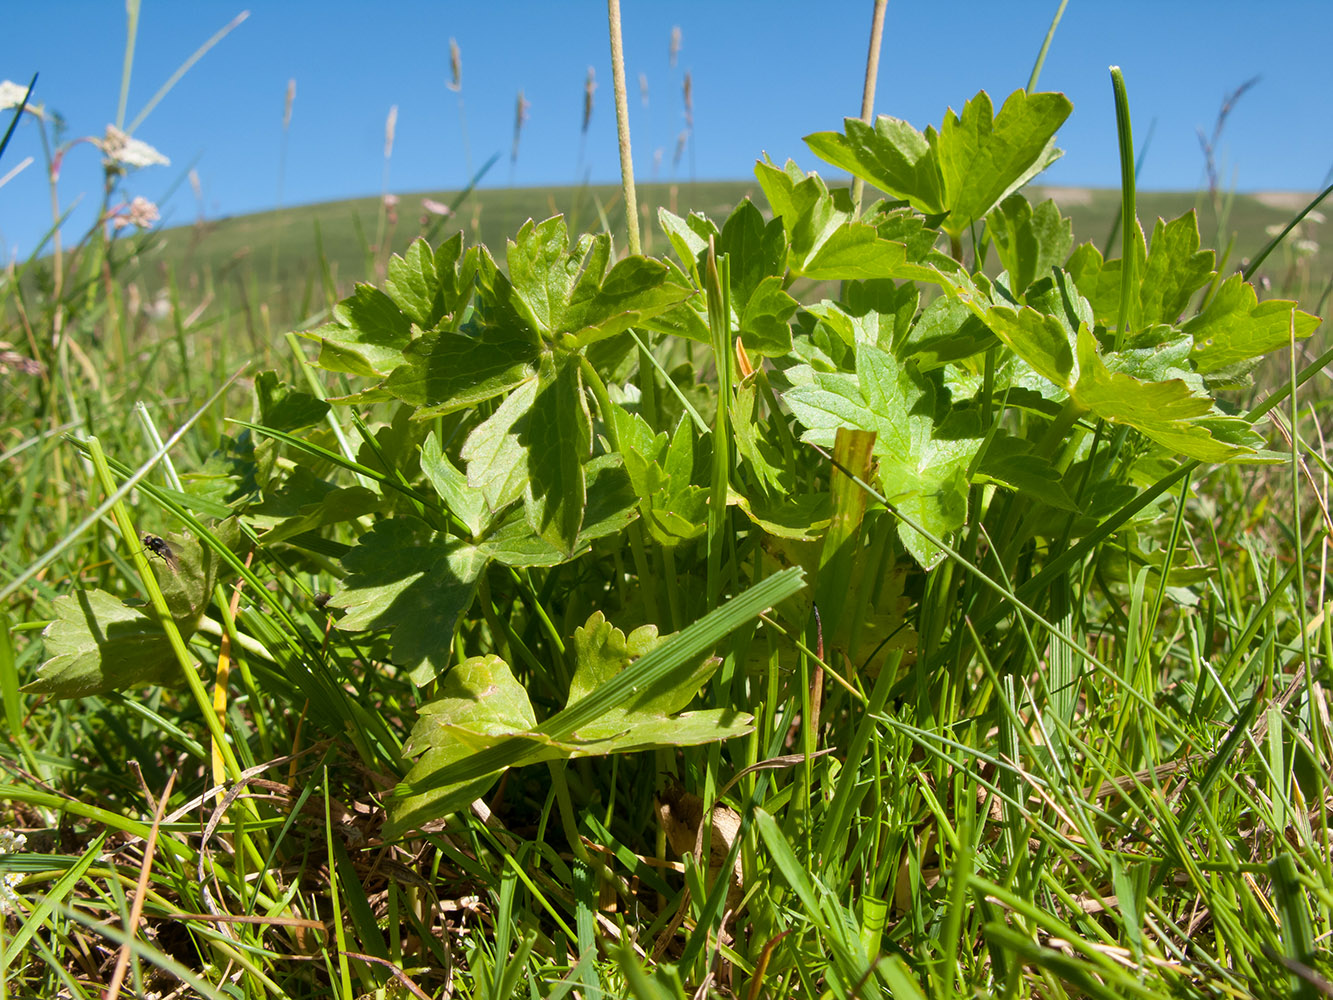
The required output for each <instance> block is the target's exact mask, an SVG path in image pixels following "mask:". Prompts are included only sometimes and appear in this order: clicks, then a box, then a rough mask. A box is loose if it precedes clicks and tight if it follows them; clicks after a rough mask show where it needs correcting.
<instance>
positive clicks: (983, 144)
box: [932, 90, 1074, 235]
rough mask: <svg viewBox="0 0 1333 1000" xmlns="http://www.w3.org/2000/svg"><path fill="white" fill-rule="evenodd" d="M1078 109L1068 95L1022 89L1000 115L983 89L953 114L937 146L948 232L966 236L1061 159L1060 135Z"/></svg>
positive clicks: (945, 120) (1011, 96) (947, 116)
mask: <svg viewBox="0 0 1333 1000" xmlns="http://www.w3.org/2000/svg"><path fill="white" fill-rule="evenodd" d="M1073 110H1074V106H1073V104H1071V103H1070V101H1069V99H1068V98H1067V97H1065V96H1064V95H1063V94H1053V93H1036V94H1029V93H1028V92H1027V91H1025V90H1016V91H1014V92H1013V93H1012V94H1010V95H1009V97H1008V99H1007V100H1006V101H1005V102H1004V104H1003V106H1001V108H1000V111H999V113H998V114H994V113H993V109H992V106H991V100H990V96H989V95H988V94H987V93H986V92H985V91H984V90H983V91H979V92H978V93H977V95H976V96H975V97H974V98H972V100H970V101H968V102H967V103H966V104H965V105H963V113H962V114H961V115H956V114H954V112H953V110H952V109H950V110H949V111H948V112H946V114H945V116H944V122H943V123H942V124H941V126H940V131H939V136H938V138H937V139H936V141H935V142H934V143H933V144H932V145H933V146H934V149H935V156H936V159H937V161H938V163H939V170H940V176H941V177H942V178H943V181H944V192H945V196H944V201H945V205H946V207H947V208H948V210H949V216H948V218H947V219H945V221H944V224H943V227H944V230H945V231H946V232H948V233H950V234H954V235H961V234H962V233H964V232H966V231H967V230H968V229H969V228H970V227H971V226H972V224H973V223H974V222H976V221H977V220H979V219H981V218H983V217H984V216H985V215H986V214H987V213H988V212H990V210H991V209H992V208H994V207H995V206H996V205H998V204H999V203H1000V202H1001V201H1003V200H1004V199H1005V198H1007V197H1008V196H1009V195H1010V194H1012V193H1013V192H1014V191H1017V190H1018V189H1019V188H1020V187H1022V186H1023V185H1024V184H1026V183H1027V182H1028V181H1029V180H1031V179H1032V178H1033V177H1035V176H1036V175H1037V174H1039V173H1040V172H1041V171H1043V170H1045V169H1046V168H1047V167H1048V166H1050V165H1051V164H1052V163H1053V162H1055V160H1056V159H1058V158H1059V157H1060V155H1061V154H1060V151H1059V150H1057V149H1056V148H1055V146H1054V140H1055V132H1056V130H1057V129H1058V128H1059V127H1060V126H1061V125H1063V124H1064V121H1065V119H1066V118H1068V117H1069V114H1070V112H1071V111H1073Z"/></svg>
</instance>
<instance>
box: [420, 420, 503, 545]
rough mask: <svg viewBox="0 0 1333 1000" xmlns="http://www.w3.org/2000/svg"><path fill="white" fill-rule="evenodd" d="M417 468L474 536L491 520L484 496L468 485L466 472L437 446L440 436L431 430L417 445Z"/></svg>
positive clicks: (449, 509)
mask: <svg viewBox="0 0 1333 1000" xmlns="http://www.w3.org/2000/svg"><path fill="white" fill-rule="evenodd" d="M421 471H422V472H423V473H425V476H426V479H427V480H428V481H429V482H430V484H431V485H432V486H433V487H435V492H436V494H437V495H438V496H439V498H440V499H441V500H442V501H443V502H444V506H445V508H446V509H447V510H448V511H449V512H450V513H451V514H453V515H454V516H455V517H457V518H458V519H459V520H460V521H462V522H463V524H464V525H465V526H466V527H467V530H468V532H469V533H470V534H471V536H472V537H473V538H477V537H479V536H480V535H481V533H482V532H483V531H485V530H486V528H487V526H488V525H489V524H490V521H491V512H490V510H489V509H488V508H487V506H486V497H485V495H484V494H483V493H482V492H480V491H479V490H475V489H469V488H468V482H467V475H466V474H465V473H463V472H462V471H460V470H459V469H457V468H455V467H454V464H453V462H451V461H449V456H448V455H445V454H444V453H443V452H442V451H441V450H440V439H439V438H438V437H436V435H435V432H434V431H431V432H430V434H429V435H428V436H427V437H426V440H425V441H424V442H423V443H422V445H421Z"/></svg>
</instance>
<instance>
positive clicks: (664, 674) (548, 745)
mask: <svg viewBox="0 0 1333 1000" xmlns="http://www.w3.org/2000/svg"><path fill="white" fill-rule="evenodd" d="M803 586H804V582H803V579H802V573H801V571H800V570H798V569H789V570H784V571H783V572H781V573H776V574H774V575H773V576H771V577H769V578H767V579H766V580H764V581H762V582H760V583H758V584H756V585H755V586H753V587H751V588H750V589H749V590H747V591H745V592H744V593H742V594H740V595H739V596H737V597H734V598H732V599H731V600H730V601H728V602H727V603H726V604H724V605H722V606H721V607H719V608H717V609H715V610H713V611H711V612H709V613H708V614H707V615H705V616H704V617H703V618H701V619H699V620H698V621H696V622H695V623H694V624H692V625H690V626H689V627H688V628H686V629H684V630H683V631H681V632H679V633H677V634H675V635H674V636H671V637H670V638H665V637H664V639H663V641H662V643H661V644H660V645H658V646H657V647H656V648H654V649H653V650H652V651H651V652H649V653H647V654H646V655H644V656H641V657H639V658H638V659H637V660H635V661H634V662H633V663H632V664H631V665H630V666H629V667H628V668H626V669H624V670H622V671H620V672H619V673H618V674H616V675H615V676H614V677H612V678H611V679H610V680H607V681H606V682H605V683H602V684H599V685H598V686H597V687H596V689H595V690H593V691H592V693H591V694H588V695H586V696H585V697H583V698H581V699H579V700H578V701H577V702H574V703H572V704H570V705H567V706H566V707H565V709H564V710H562V711H560V712H557V713H556V714H555V715H553V716H551V717H550V718H548V719H547V720H546V721H545V722H543V723H542V724H541V725H540V726H538V727H537V728H536V729H535V730H532V731H531V732H529V733H525V734H522V735H509V736H498V737H490V736H486V737H484V739H491V738H494V739H496V742H495V743H494V744H493V745H490V746H486V747H483V748H481V749H479V750H477V751H476V752H472V753H467V752H462V753H459V752H454V753H452V754H450V753H448V752H447V751H440V752H438V754H439V755H438V758H437V759H434V760H432V761H430V762H429V763H428V762H427V760H426V759H425V758H424V757H423V759H422V760H421V761H418V764H417V766H416V767H414V768H413V769H412V771H411V773H410V774H409V775H408V777H407V779H405V780H404V781H403V782H402V783H400V784H399V786H398V788H397V789H395V790H394V795H393V798H392V799H391V800H390V803H389V823H388V824H387V825H386V827H385V836H386V837H394V836H399V835H401V834H402V833H404V832H406V831H408V830H411V829H414V828H419V827H421V826H422V825H424V824H426V823H429V822H432V821H433V820H437V819H439V818H441V817H443V816H444V815H446V814H447V813H449V812H452V811H454V810H456V809H459V808H462V807H463V806H464V805H466V804H467V803H468V802H469V801H471V799H472V798H474V797H475V796H476V795H479V794H481V792H482V791H484V790H485V789H486V788H488V787H490V784H491V782H492V781H493V780H494V778H495V776H496V775H497V774H498V773H499V772H500V771H501V770H503V769H504V768H507V767H513V766H515V765H517V764H525V763H532V762H534V761H539V760H545V759H550V758H552V757H554V756H559V755H562V752H561V750H560V749H559V748H558V747H568V748H569V750H568V752H571V753H572V752H574V751H575V750H584V749H587V748H584V747H579V746H577V745H576V744H571V743H570V741H571V740H575V739H577V734H578V733H579V732H580V731H581V730H583V729H584V728H585V727H586V726H589V725H591V724H593V723H595V722H596V721H597V720H598V719H599V718H601V717H603V716H604V715H605V714H606V713H607V712H609V711H610V710H612V709H613V708H615V707H617V706H628V707H629V709H631V710H633V709H635V708H637V707H639V706H640V705H644V704H651V703H653V701H654V699H655V698H656V697H657V696H658V693H659V692H664V691H670V690H676V689H677V688H678V687H679V684H680V677H681V676H682V675H684V676H692V675H693V674H694V668H692V667H691V666H690V664H691V663H693V662H695V661H696V659H697V657H699V656H701V655H703V654H705V653H706V652H708V651H709V650H710V649H711V648H712V647H713V646H714V645H715V644H716V643H718V642H719V641H721V639H722V638H723V637H725V636H726V635H727V634H728V633H730V632H731V631H733V630H734V629H736V628H738V627H740V626H741V625H743V624H745V623H747V622H749V621H751V620H752V619H753V618H754V616H755V615H757V614H758V613H759V612H761V611H763V610H764V609H765V608H769V607H772V606H773V605H774V604H777V603H779V602H781V601H782V600H784V599H786V598H787V597H790V596H791V595H792V594H794V593H796V591H798V590H800V589H801V588H802V587H803ZM469 697H472V698H474V699H475V698H476V695H475V694H472V695H469ZM701 714H702V713H701ZM736 718H738V717H736V716H732V717H728V716H726V715H716V716H713V719H714V721H715V722H716V725H714V726H713V729H714V731H715V732H727V731H728V729H729V727H730V726H731V725H733V724H734V723H735V720H736ZM692 731H693V730H692ZM480 739H482V737H479V740H480ZM589 752H596V751H592V750H589ZM431 753H436V751H431V752H428V754H427V756H430V754H431Z"/></svg>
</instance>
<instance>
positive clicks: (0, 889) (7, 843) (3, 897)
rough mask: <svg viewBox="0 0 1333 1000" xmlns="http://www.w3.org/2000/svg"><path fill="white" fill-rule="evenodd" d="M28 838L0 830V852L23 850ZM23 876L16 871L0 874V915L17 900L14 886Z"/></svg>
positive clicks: (7, 852)
mask: <svg viewBox="0 0 1333 1000" xmlns="http://www.w3.org/2000/svg"><path fill="white" fill-rule="evenodd" d="M27 843H28V838H27V837H25V836H24V835H23V834H21V833H15V832H14V831H13V830H0V854H17V853H18V852H19V851H21V850H23V847H24V845H25V844H27ZM22 878H23V876H22V875H20V874H19V873H18V872H6V873H5V874H4V875H2V876H0V916H3V915H4V914H6V913H9V912H10V910H11V909H12V908H13V906H14V904H15V903H17V902H18V898H19V897H18V893H16V892H15V891H14V886H16V885H18V884H19V881H20V880H21V879H22Z"/></svg>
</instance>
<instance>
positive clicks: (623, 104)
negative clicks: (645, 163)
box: [606, 0, 643, 255]
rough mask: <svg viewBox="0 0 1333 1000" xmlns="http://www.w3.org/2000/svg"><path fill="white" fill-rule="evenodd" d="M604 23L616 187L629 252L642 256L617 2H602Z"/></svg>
mask: <svg viewBox="0 0 1333 1000" xmlns="http://www.w3.org/2000/svg"><path fill="white" fill-rule="evenodd" d="M606 19H607V22H608V25H609V27H610V29H611V79H612V81H613V83H614V85H615V92H616V133H617V134H618V135H619V137H620V184H621V187H622V189H623V190H624V192H625V228H626V229H627V230H629V252H630V253H632V254H635V255H638V254H640V253H642V252H643V248H642V245H641V244H640V243H639V203H638V200H637V199H636V198H635V196H634V158H633V157H632V156H631V155H630V148H629V101H628V100H627V99H626V97H625V47H624V45H623V44H622V43H621V40H620V0H606Z"/></svg>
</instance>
